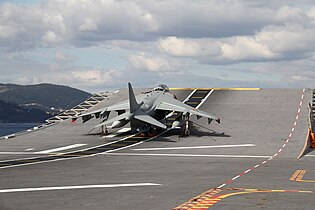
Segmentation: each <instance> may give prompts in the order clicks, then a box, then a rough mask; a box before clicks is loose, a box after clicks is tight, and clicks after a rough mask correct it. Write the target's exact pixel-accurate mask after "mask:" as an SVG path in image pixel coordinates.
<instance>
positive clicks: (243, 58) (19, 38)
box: [0, 0, 315, 87]
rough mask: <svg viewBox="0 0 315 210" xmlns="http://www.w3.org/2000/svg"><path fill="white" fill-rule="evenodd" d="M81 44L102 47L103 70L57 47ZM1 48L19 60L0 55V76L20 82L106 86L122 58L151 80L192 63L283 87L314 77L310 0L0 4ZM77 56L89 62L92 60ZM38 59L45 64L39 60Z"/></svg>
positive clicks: (114, 79) (314, 18) (119, 76)
mask: <svg viewBox="0 0 315 210" xmlns="http://www.w3.org/2000/svg"><path fill="white" fill-rule="evenodd" d="M91 46H92V47H93V49H96V50H100V51H101V50H104V48H106V49H107V50H108V51H106V53H111V56H108V54H107V55H106V53H105V55H104V60H106V58H107V59H108V58H113V59H111V60H110V61H109V62H107V63H106V65H105V64H104V65H103V66H102V65H101V64H95V65H94V63H96V62H95V59H94V60H93V59H91V58H84V56H81V55H79V53H75V55H76V56H78V57H80V62H77V63H76V62H74V61H75V60H76V57H73V56H71V55H68V54H67V53H65V52H69V51H67V50H65V52H63V51H62V50H60V49H71V50H70V51H73V50H76V49H77V48H81V49H82V48H83V47H84V48H85V47H91ZM47 47H49V48H54V49H53V50H51V52H52V53H51V52H49V53H51V54H50V55H49V56H47V55H46V57H45V56H42V57H41V56H38V57H36V58H34V59H30V58H29V56H26V57H27V59H25V58H24V59H23V56H24V54H23V52H27V51H28V52H30V51H32V50H33V49H37V50H38V51H41V50H42V51H43V52H45V48H47ZM43 48H44V49H43ZM110 50H112V51H111V52H109V51H110ZM7 52H9V53H12V55H18V56H20V57H19V58H18V57H16V58H15V59H11V60H8V59H4V57H2V59H1V56H0V61H1V62H0V67H1V70H0V73H2V75H4V74H3V72H4V73H5V74H6V75H5V77H6V78H9V77H10V76H8V75H7V73H10V72H13V71H15V73H12V76H11V77H12V78H13V77H14V78H15V80H16V81H18V82H20V83H27V82H33V83H34V82H56V83H59V84H60V83H65V84H68V85H71V84H75V85H83V86H84V87H93V86H94V87H98V86H102V85H104V83H106V84H108V85H114V84H116V83H119V82H125V81H126V80H128V79H129V78H128V77H129V76H130V75H131V74H128V77H127V76H126V75H127V74H125V73H126V72H127V70H126V69H127V68H129V67H130V66H128V64H121V63H122V62H121V61H122V59H126V60H128V61H129V63H130V65H131V67H132V68H131V70H130V71H132V72H133V73H135V72H136V73H138V72H139V71H141V76H143V77H151V76H152V75H153V76H156V77H158V78H159V79H160V80H163V79H166V78H167V77H168V76H169V74H175V73H182V74H186V75H190V74H188V72H189V71H191V75H197V73H199V72H198V71H199V70H200V69H201V70H203V71H204V72H206V71H209V72H210V71H211V75H212V73H213V72H217V75H230V72H233V73H235V75H238V74H239V75H241V77H242V76H244V75H245V73H248V72H250V73H251V74H254V75H258V76H259V74H268V73H269V74H270V73H271V72H276V73H277V74H279V75H280V76H279V78H280V77H281V78H283V81H284V80H285V81H290V82H292V83H290V84H293V83H294V84H296V83H295V82H303V81H306V80H304V79H305V78H306V77H308V78H311V80H307V81H308V82H310V83H309V84H315V83H311V81H313V80H315V77H314V75H315V74H314V73H313V72H314V70H313V66H314V55H315V7H314V6H313V1H311V0H301V1H299V2H298V3H297V2H296V1H294V0H281V1H273V0H264V1H261V0H251V1H248V0H200V1H194V2H192V1H189V0H173V1H147V0H123V1H114V0H94V1H86V0H43V1H42V2H41V4H39V5H36V4H32V5H28V6H23V5H21V4H12V3H0V55H3V54H4V53H7ZM46 52H47V51H46ZM140 52H143V53H140ZM49 53H48V54H49ZM70 54H71V53H70ZM32 55H34V54H32ZM106 56H108V57H106ZM44 57H45V59H41V58H44ZM47 57H49V58H47ZM51 58H52V59H51ZM84 59H90V60H92V62H93V65H92V64H90V65H89V64H87V63H88V62H86V63H85V61H84ZM42 60H43V61H42ZM48 60H49V62H52V63H50V64H47V62H48ZM275 61H277V62H275ZM54 62H55V63H54ZM115 62H116V63H115ZM118 62H120V63H119V64H117V63H118ZM198 62H199V63H198ZM254 62H255V63H254ZM69 63H71V65H65V64H69ZM46 64H47V65H46ZM227 64H229V65H227ZM280 64H281V65H282V66H286V68H284V67H282V66H281V65H280ZM107 65H108V66H107ZM123 65H127V66H123ZM288 65H290V67H288ZM45 67H46V68H45ZM49 67H53V68H55V69H54V70H56V69H57V68H58V71H51V70H52V68H49ZM119 68H120V69H119ZM198 68H200V69H198ZM109 69H119V70H109ZM183 69H184V71H183ZM216 69H224V72H223V73H218V72H219V70H216ZM201 70H200V71H201ZM298 70H299V71H303V72H302V73H299V72H297V71H298ZM23 72H26V73H27V75H26V76H25V74H26V73H23ZM122 72H123V73H122ZM159 72H160V73H161V74H160V75H159V74H158V73H159ZM183 72H184V73H183ZM244 72H245V73H244ZM237 73H238V74H237ZM162 74H163V75H164V76H163V75H162ZM17 75H18V76H17ZM29 75H32V76H29ZM199 75H200V74H199ZM182 76H183V75H182ZM136 77H140V76H134V77H133V79H134V80H137V79H138V81H139V82H141V83H142V84H144V83H145V82H144V79H141V78H136ZM247 77H248V78H249V77H250V76H248V75H247ZM252 77H253V76H251V78H252ZM3 78H4V77H3ZM181 78H182V77H181ZM194 78H199V77H197V76H196V77H194ZM152 81H153V79H151V80H150V82H152ZM293 81H294V82H293ZM146 82H147V80H146ZM283 84H284V85H286V83H283Z"/></svg>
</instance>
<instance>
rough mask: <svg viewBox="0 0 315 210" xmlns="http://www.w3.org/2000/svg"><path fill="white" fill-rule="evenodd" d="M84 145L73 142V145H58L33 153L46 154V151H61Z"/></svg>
mask: <svg viewBox="0 0 315 210" xmlns="http://www.w3.org/2000/svg"><path fill="white" fill-rule="evenodd" d="M85 145H86V144H73V145H69V146H65V147H59V148H54V149H49V150H44V151H40V152H35V154H46V153H52V152H58V151H62V150H67V149H73V148H77V147H82V146H85Z"/></svg>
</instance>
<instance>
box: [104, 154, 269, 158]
mask: <svg viewBox="0 0 315 210" xmlns="http://www.w3.org/2000/svg"><path fill="white" fill-rule="evenodd" d="M106 154H107V155H121V156H164V157H220V158H270V157H271V156H263V155H198V154H157V153H106Z"/></svg>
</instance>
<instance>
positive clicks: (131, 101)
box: [128, 82, 139, 113]
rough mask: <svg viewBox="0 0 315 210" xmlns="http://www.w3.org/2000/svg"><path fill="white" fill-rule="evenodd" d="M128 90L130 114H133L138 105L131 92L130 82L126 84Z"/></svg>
mask: <svg viewBox="0 0 315 210" xmlns="http://www.w3.org/2000/svg"><path fill="white" fill-rule="evenodd" d="M128 90H129V104H130V113H133V112H134V111H135V110H136V109H138V108H139V104H138V102H137V100H136V97H135V94H134V92H133V89H132V86H131V84H130V82H128Z"/></svg>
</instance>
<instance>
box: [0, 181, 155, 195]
mask: <svg viewBox="0 0 315 210" xmlns="http://www.w3.org/2000/svg"><path fill="white" fill-rule="evenodd" d="M159 185H161V184H156V183H130V184H98V185H77V186H60V187H32V188H18V189H2V190H1V189H0V193H16V192H36V191H53V190H77V189H94V188H117V187H144V186H159Z"/></svg>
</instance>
